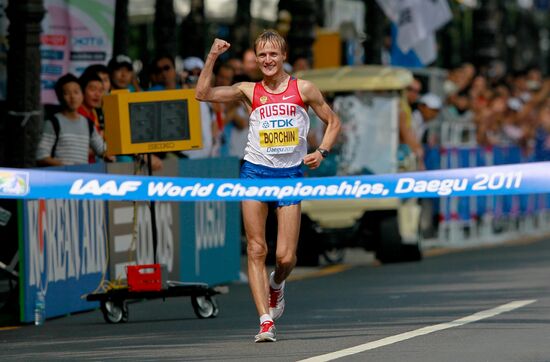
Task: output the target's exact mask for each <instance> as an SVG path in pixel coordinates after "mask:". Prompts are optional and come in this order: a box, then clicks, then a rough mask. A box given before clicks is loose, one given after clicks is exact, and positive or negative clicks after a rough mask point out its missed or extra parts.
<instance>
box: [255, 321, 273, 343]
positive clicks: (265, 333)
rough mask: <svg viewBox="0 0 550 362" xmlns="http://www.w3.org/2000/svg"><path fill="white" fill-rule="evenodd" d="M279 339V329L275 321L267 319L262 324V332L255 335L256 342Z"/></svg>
mask: <svg viewBox="0 0 550 362" xmlns="http://www.w3.org/2000/svg"><path fill="white" fill-rule="evenodd" d="M275 341H277V330H276V329H275V323H273V321H265V322H263V323H262V324H260V332H258V334H256V337H254V342H256V343H259V342H275Z"/></svg>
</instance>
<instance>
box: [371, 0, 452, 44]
mask: <svg viewBox="0 0 550 362" xmlns="http://www.w3.org/2000/svg"><path fill="white" fill-rule="evenodd" d="M377 3H378V5H379V6H380V8H381V9H382V11H384V14H386V16H387V17H388V18H389V19H390V20H391V21H392V22H393V23H394V24H396V25H397V28H398V36H397V46H399V49H401V51H402V52H403V53H407V52H408V51H409V50H411V49H412V48H414V47H415V45H416V44H418V43H419V42H421V41H423V40H425V39H426V38H427V37H429V36H433V33H435V31H437V29H439V28H441V27H442V26H443V25H445V24H446V23H447V22H448V21H449V20H451V18H452V14H451V9H450V8H449V4H448V3H447V0H377Z"/></svg>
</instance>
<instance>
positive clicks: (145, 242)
mask: <svg viewBox="0 0 550 362" xmlns="http://www.w3.org/2000/svg"><path fill="white" fill-rule="evenodd" d="M163 162H164V163H163V169H162V171H160V173H156V174H157V175H167V174H170V175H174V174H177V169H178V162H177V160H175V159H174V160H168V159H167V160H164V161H163ZM107 171H108V172H109V173H110V174H132V173H133V171H134V165H133V163H112V164H107ZM179 210H180V209H179V203H174V202H158V203H156V204H155V215H156V217H155V220H156V226H157V261H158V262H159V263H161V264H163V265H166V269H167V271H168V280H179V279H180V242H179V238H180V225H183V224H181V223H180V222H179V218H180V216H179V213H180V211H179ZM183 227H185V225H184V226H183ZM109 242H110V247H109V267H110V272H111V273H110V275H111V276H113V278H112V279H113V280H117V281H123V280H125V279H126V266H127V265H135V264H152V263H153V260H154V257H153V256H154V255H153V228H152V213H151V209H150V207H149V203H146V202H137V203H132V202H120V201H110V202H109Z"/></svg>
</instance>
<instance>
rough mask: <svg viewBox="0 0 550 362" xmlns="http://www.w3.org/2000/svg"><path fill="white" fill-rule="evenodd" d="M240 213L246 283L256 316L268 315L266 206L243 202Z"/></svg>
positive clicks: (256, 202)
mask: <svg viewBox="0 0 550 362" xmlns="http://www.w3.org/2000/svg"><path fill="white" fill-rule="evenodd" d="M242 212H243V221H244V230H245V232H246V240H247V248H246V249H247V254H248V282H249V284H250V290H251V292H252V297H253V298H254V303H256V309H257V310H258V315H259V316H262V315H264V314H269V304H268V300H269V299H268V288H269V282H268V279H267V270H266V267H265V259H266V256H267V242H266V239H265V223H266V219H267V213H268V206H267V204H266V203H265V202H260V201H243V202H242Z"/></svg>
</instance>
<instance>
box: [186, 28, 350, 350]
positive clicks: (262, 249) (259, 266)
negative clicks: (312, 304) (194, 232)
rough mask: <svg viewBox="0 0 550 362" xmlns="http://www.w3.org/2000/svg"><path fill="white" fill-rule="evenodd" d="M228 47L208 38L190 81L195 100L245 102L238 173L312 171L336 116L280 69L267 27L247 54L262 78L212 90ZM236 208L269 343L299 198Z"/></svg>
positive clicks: (290, 263) (280, 42)
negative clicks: (321, 127)
mask: <svg viewBox="0 0 550 362" xmlns="http://www.w3.org/2000/svg"><path fill="white" fill-rule="evenodd" d="M229 47H230V44H229V43H228V42H226V41H224V40H221V39H215V40H214V43H213V44H212V48H211V49H210V53H209V54H208V56H207V58H206V62H205V65H204V68H203V70H202V72H201V74H200V77H199V80H198V83H197V87H196V98H197V100H199V101H208V102H234V101H241V102H242V103H243V104H244V105H245V106H246V107H247V109H248V112H249V114H250V122H249V132H248V141H247V145H246V148H245V156H244V164H243V165H242V167H241V173H240V177H241V178H252V179H258V178H297V177H303V173H302V169H301V166H302V163H304V164H305V165H307V166H308V167H309V168H311V169H315V168H317V167H319V165H320V164H321V162H322V161H323V159H324V158H325V157H326V156H327V154H328V153H329V152H330V149H331V148H332V146H333V145H334V143H335V142H336V138H337V136H338V133H339V131H340V120H339V119H338V116H337V115H336V114H335V113H334V112H333V111H332V110H331V109H330V107H329V106H328V104H327V103H326V102H325V100H324V99H323V96H322V95H321V92H320V91H319V89H317V87H316V86H314V85H313V84H312V83H311V82H308V81H305V80H298V79H296V78H293V77H291V76H290V75H288V74H287V73H286V72H285V71H284V70H283V63H284V62H285V60H286V55H287V46H286V41H285V39H284V38H283V37H281V35H279V34H278V33H277V32H276V31H274V30H267V31H265V32H263V33H262V34H261V35H260V36H258V38H257V39H256V41H255V43H254V51H255V52H256V61H257V63H258V67H259V68H260V70H261V72H262V74H263V80H262V81H260V82H257V83H252V82H243V83H237V84H234V85H232V86H226V87H213V86H212V84H213V75H212V70H213V68H214V63H215V62H216V59H217V58H218V57H219V56H220V54H222V53H224V52H225V51H227V50H228V49H229ZM308 107H311V108H312V109H313V110H314V111H315V113H316V114H317V115H318V116H319V118H320V119H321V120H322V121H323V122H324V123H325V124H326V126H327V127H326V131H325V135H324V137H323V140H322V142H321V144H320V146H319V148H318V149H317V150H316V151H314V152H312V153H310V154H307V142H306V137H307V134H308V131H309V117H308V115H307V109H308ZM270 206H274V207H275V210H276V214H277V250H276V252H275V255H276V266H275V271H274V272H272V273H271V275H269V277H268V275H267V270H266V266H265V259H266V255H267V242H266V237H265V225H266V219H267V214H268V207H270ZM242 212H243V220H244V228H245V232H246V238H247V241H248V245H247V252H248V278H249V284H250V289H251V291H252V296H253V298H254V302H255V304H256V308H257V310H258V314H259V316H260V331H259V333H258V334H257V335H256V336H255V342H275V341H276V330H275V324H274V320H276V319H277V318H279V317H280V316H281V315H282V314H283V310H284V307H285V300H284V287H285V280H286V278H287V277H288V276H289V274H290V272H291V271H292V269H293V268H294V266H295V265H296V248H297V245H298V236H299V233H300V217H301V209H300V201H287V200H284V199H283V200H280V201H277V202H269V203H266V202H260V201H255V200H250V201H248V200H247V201H243V202H242Z"/></svg>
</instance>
